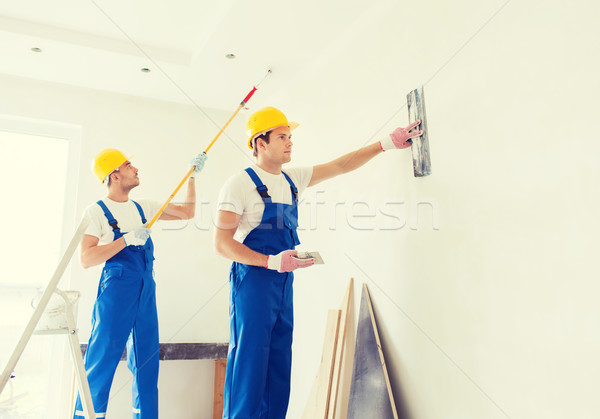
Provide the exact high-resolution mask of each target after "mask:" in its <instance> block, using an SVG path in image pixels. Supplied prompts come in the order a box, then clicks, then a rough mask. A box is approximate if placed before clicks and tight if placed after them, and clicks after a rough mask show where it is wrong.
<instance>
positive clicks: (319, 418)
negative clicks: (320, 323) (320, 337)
mask: <svg viewBox="0 0 600 419" xmlns="http://www.w3.org/2000/svg"><path fill="white" fill-rule="evenodd" d="M340 315H341V310H329V312H328V313H327V324H326V326H325V340H324V342H323V355H322V356H321V363H320V365H319V373H318V374H317V380H316V381H315V385H314V386H313V390H311V397H310V398H309V400H308V403H307V404H306V408H305V409H304V413H303V414H302V418H303V419H326V418H327V412H328V409H329V399H330V393H331V381H332V378H333V368H334V359H335V352H336V346H337V340H338V330H339V325H340Z"/></svg>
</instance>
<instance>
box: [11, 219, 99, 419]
mask: <svg viewBox="0 0 600 419" xmlns="http://www.w3.org/2000/svg"><path fill="white" fill-rule="evenodd" d="M88 224H89V220H88V219H87V218H84V219H83V220H81V223H80V224H79V227H78V228H77V230H76V231H75V234H74V235H73V238H72V239H71V242H70V243H69V246H68V247H67V250H66V251H65V253H64V254H63V257H62V258H61V260H60V262H59V264H58V266H57V267H56V270H55V271H54V275H52V278H51V279H50V282H49V283H48V286H47V287H46V289H45V290H44V292H43V293H42V294H41V295H40V296H39V298H36V299H35V302H34V305H35V306H36V307H35V310H34V312H33V314H32V316H31V318H30V319H29V322H28V323H27V326H26V327H25V330H24V332H23V334H22V335H21V338H20V339H19V342H18V343H17V346H16V347H15V350H14V351H13V353H12V355H11V357H10V358H9V360H8V363H7V364H6V367H5V368H4V370H3V372H2V375H1V376H0V393H2V392H3V391H4V388H5V387H6V384H7V383H8V380H10V378H11V375H12V372H13V371H14V369H15V367H16V365H17V362H19V358H21V355H22V354H23V351H24V350H25V347H26V346H27V344H28V343H29V340H30V338H31V335H33V334H34V333H35V334H52V335H57V334H66V335H67V336H68V338H69V347H70V348H71V359H72V361H73V365H74V367H75V373H76V374H75V375H76V377H77V384H78V387H79V393H80V395H81V402H82V405H83V411H84V413H85V415H86V418H88V419H95V418H96V414H95V413H94V406H93V403H92V396H91V393H90V387H89V384H88V381H87V376H86V374H85V368H84V365H83V357H82V355H81V349H80V346H79V337H78V335H77V325H76V321H75V314H74V312H73V310H74V307H76V303H77V300H78V299H79V295H80V294H79V292H78V291H61V290H60V289H58V288H57V286H58V283H59V281H60V279H61V277H62V275H63V273H64V272H65V270H66V268H67V266H68V265H69V262H70V261H71V258H72V257H73V254H74V253H75V250H76V249H77V246H78V244H79V242H80V241H81V238H82V237H83V234H84V232H85V229H86V228H87V226H88ZM53 296H54V298H52V297H53ZM40 320H42V321H41V322H40Z"/></svg>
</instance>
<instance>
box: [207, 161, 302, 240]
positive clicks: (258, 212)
mask: <svg viewBox="0 0 600 419" xmlns="http://www.w3.org/2000/svg"><path fill="white" fill-rule="evenodd" d="M250 167H251V168H252V169H253V170H254V171H255V172H256V174H257V175H258V177H259V178H260V180H261V181H262V182H263V184H264V185H265V186H266V187H267V188H268V190H269V191H268V193H269V196H270V197H271V200H272V201H273V202H277V203H282V204H292V192H291V190H290V184H289V182H288V181H287V179H286V178H285V176H284V175H283V174H281V173H280V174H278V175H274V174H271V173H268V172H265V171H264V170H262V169H261V168H260V167H258V166H256V165H254V164H253V165H252V166H250ZM283 171H284V172H285V173H286V174H287V175H288V176H289V177H290V179H292V182H294V185H296V188H298V198H300V195H302V192H304V190H305V189H306V187H307V186H308V184H309V183H310V179H311V178H312V173H313V168H312V166H310V167H292V168H288V169H284V170H283ZM219 210H223V211H231V212H235V213H236V214H239V215H241V216H242V217H241V219H240V224H239V226H238V229H237V232H236V234H235V239H236V240H238V241H240V242H243V241H244V239H245V238H246V236H247V235H248V233H250V232H251V231H252V230H253V229H254V228H256V227H257V226H258V225H259V224H260V222H261V220H262V216H263V212H264V210H265V203H264V202H263V200H262V198H261V196H260V195H259V193H258V191H257V190H256V184H255V183H254V182H253V181H252V179H251V178H250V176H249V175H248V173H247V172H246V171H245V170H244V171H241V172H239V173H236V174H235V175H233V176H232V177H230V178H229V179H228V180H227V182H225V185H223V188H221V193H220V194H219V203H218V205H217V211H219Z"/></svg>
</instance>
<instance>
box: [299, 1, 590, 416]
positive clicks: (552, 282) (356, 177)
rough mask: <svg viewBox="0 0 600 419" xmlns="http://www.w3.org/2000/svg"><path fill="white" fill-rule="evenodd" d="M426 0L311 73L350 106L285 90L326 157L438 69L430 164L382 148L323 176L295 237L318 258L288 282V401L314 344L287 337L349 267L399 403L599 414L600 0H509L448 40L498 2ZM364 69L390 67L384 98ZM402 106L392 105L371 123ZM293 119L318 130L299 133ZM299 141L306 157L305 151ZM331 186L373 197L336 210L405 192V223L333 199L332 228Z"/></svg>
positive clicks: (421, 411)
mask: <svg viewBox="0 0 600 419" xmlns="http://www.w3.org/2000/svg"><path fill="white" fill-rule="evenodd" d="M426 4H427V3H424V4H420V5H416V4H415V5H414V10H412V12H414V13H413V14H412V16H414V18H410V19H409V18H408V17H406V19H407V20H409V22H406V25H408V26H409V28H410V29H404V26H403V25H404V21H402V22H399V20H403V19H404V18H402V19H399V15H398V14H396V13H389V16H386V17H383V18H382V20H381V21H380V26H381V31H382V32H384V33H386V34H387V35H388V36H395V37H396V38H395V39H398V43H399V49H398V50H396V51H394V50H386V51H382V50H381V49H379V48H378V44H377V39H378V36H380V35H374V34H372V33H364V34H363V35H364V38H363V39H361V40H360V41H357V42H360V47H359V49H358V50H356V49H354V50H351V49H350V48H348V49H347V50H343V51H339V52H336V53H337V55H336V56H335V57H334V59H332V60H331V61H330V62H328V63H327V65H326V66H324V67H323V68H322V69H320V72H319V73H318V74H316V75H315V76H314V78H313V79H312V80H311V83H312V84H313V85H315V86H323V83H324V82H325V80H326V79H327V78H329V80H330V85H329V86H330V90H325V92H327V93H330V94H346V97H347V98H348V100H349V101H351V102H352V103H351V104H349V105H348V106H347V107H346V108H345V109H332V108H327V103H328V99H327V97H326V96H327V95H326V94H323V97H320V98H319V99H321V100H320V101H318V104H317V103H314V107H313V108H310V109H309V110H306V107H304V108H303V109H302V110H301V108H302V105H305V104H306V103H309V99H310V97H311V96H313V97H317V96H316V95H318V92H317V91H316V89H314V90H306V91H304V92H295V93H294V94H295V96H294V100H293V101H292V102H293V103H294V104H295V105H294V110H296V111H298V112H305V113H306V115H305V118H306V119H307V122H308V123H309V124H311V126H310V127H309V128H307V129H306V127H305V129H306V131H303V133H302V135H303V138H302V139H298V140H297V141H296V145H297V147H298V148H300V147H302V148H303V149H304V147H306V148H307V149H309V150H310V153H312V154H322V155H323V156H319V159H320V160H322V161H324V160H327V159H328V158H330V157H333V156H334V155H336V154H337V153H339V151H338V150H339V149H346V148H353V147H356V146H359V145H360V144H362V143H363V142H364V141H366V139H367V138H369V136H370V135H371V134H372V132H374V131H376V130H377V128H378V127H379V125H377V124H378V123H382V122H383V121H386V118H387V117H388V116H391V115H393V113H394V110H395V109H401V106H402V104H403V103H404V101H405V99H404V97H405V96H404V95H405V94H406V93H407V92H408V91H409V90H411V89H412V88H414V87H416V85H418V84H421V83H425V82H427V81H428V79H429V78H430V77H431V76H432V75H434V74H435V73H436V71H437V70H438V69H441V70H440V72H439V73H437V75H435V77H434V78H433V79H432V80H431V81H430V82H429V83H427V84H426V86H425V96H426V105H427V114H428V122H429V128H430V132H429V134H430V144H431V154H432V167H433V175H432V176H430V177H428V178H423V179H415V178H413V177H412V174H411V169H412V168H411V163H410V158H409V156H408V153H396V154H392V153H389V155H388V153H386V155H384V156H382V157H380V158H378V159H377V161H376V162H373V163H371V164H370V165H369V166H368V168H366V169H365V170H362V171H360V172H356V173H355V174H354V173H353V174H350V175H348V176H346V177H345V178H343V179H339V180H337V179H336V180H334V181H331V182H329V183H327V184H326V185H325V186H324V187H323V189H324V192H323V193H322V194H321V195H320V196H321V199H322V200H325V201H327V204H325V205H322V206H320V207H318V208H319V209H318V210H317V211H320V214H321V215H320V218H318V220H317V224H318V228H317V229H315V230H314V231H307V232H305V233H304V234H303V235H302V239H303V243H304V244H305V245H306V246H307V247H308V248H311V249H319V250H321V251H322V252H323V253H324V256H325V258H326V259H327V262H328V263H327V265H326V266H325V267H317V268H315V271H314V272H315V273H316V272H318V273H319V274H318V276H317V275H316V276H315V277H310V276H309V275H308V274H304V273H302V274H299V275H298V278H297V281H296V287H295V291H296V301H297V305H296V324H297V327H296V334H295V339H296V342H297V344H296V347H295V351H296V352H295V354H296V356H297V358H298V357H302V358H303V359H304V358H306V359H305V360H304V361H305V362H304V363H303V364H301V365H298V363H296V364H295V366H296V367H295V370H294V379H295V381H296V383H301V384H302V385H301V386H296V387H295V393H294V395H293V400H292V403H293V405H294V406H297V405H298V404H301V403H302V400H304V399H305V397H306V395H307V394H308V389H309V388H310V387H309V385H308V382H309V381H310V378H309V377H305V375H303V374H302V371H305V370H306V367H305V365H306V362H317V361H318V356H319V350H320V348H317V347H314V348H312V347H311V348H308V347H305V346H302V343H300V342H306V341H309V340H310V339H311V337H312V336H314V335H317V336H318V337H320V336H321V334H319V333H317V332H316V331H315V328H316V327H317V326H315V323H314V322H315V320H314V319H315V317H316V313H317V312H318V313H319V316H320V317H321V319H324V318H325V307H335V306H337V304H339V302H338V300H339V298H338V297H337V295H340V296H341V294H342V292H343V287H344V285H345V283H346V281H347V279H348V278H349V277H351V276H353V277H354V278H355V280H356V281H357V288H356V291H357V295H356V297H357V298H359V294H358V293H359V292H360V291H359V288H358V285H359V284H360V283H361V282H366V283H367V284H368V286H369V288H370V290H371V296H372V299H373V302H374V305H375V312H376V315H377V317H378V321H379V326H380V332H381V334H382V336H381V337H382V342H383V346H384V352H385V353H386V355H387V362H388V368H389V370H390V375H391V378H392V385H393V388H394V391H395V395H396V398H397V404H398V407H399V411H400V412H401V416H403V417H411V418H426V419H429V418H431V419H435V418H505V417H511V418H534V417H535V418H541V417H544V418H565V417H573V418H575V417H577V418H591V417H596V416H598V412H599V411H600V403H599V402H598V399H597V397H595V394H597V393H598V391H599V390H600V384H599V383H598V380H597V377H598V372H599V370H600V361H599V360H598V356H597V354H598V350H599V349H600V333H599V332H598V327H597V325H598V324H599V322H600V310H599V309H598V304H597V301H596V300H597V298H596V297H597V295H598V292H599V291H600V285H598V281H597V278H598V277H599V273H600V270H599V268H598V265H597V263H596V262H595V261H596V259H597V253H598V245H597V244H596V238H597V237H598V233H599V232H600V225H599V222H598V220H597V215H598V213H599V212H600V192H599V190H600V189H599V184H598V179H599V175H600V173H599V169H598V163H597V161H598V155H600V143H599V142H598V138H599V137H600V135H599V134H600V129H599V128H598V124H596V123H595V121H596V120H597V119H598V118H597V112H598V109H599V106H598V97H599V94H600V82H599V81H598V76H597V75H598V74H599V71H598V70H600V68H599V67H600V65H599V64H600V62H599V60H598V54H597V51H598V47H597V39H598V29H597V24H596V20H597V16H598V11H599V10H598V6H597V4H593V3H592V2H575V3H569V4H562V3H561V4H559V3H556V2H553V3H552V4H546V5H544V6H540V5H539V3H535V2H530V1H527V2H511V3H510V4H508V5H507V6H506V8H505V9H504V10H502V11H501V12H500V13H499V14H498V15H497V16H496V18H494V19H493V20H492V21H491V22H490V23H489V25H487V26H486V27H485V28H484V29H483V30H481V32H479V34H477V35H476V36H475V37H474V38H473V39H472V41H471V42H470V43H469V44H468V45H467V46H466V47H464V48H463V49H460V47H461V45H462V44H464V42H465V41H467V40H468V39H469V37H470V36H471V35H473V34H475V32H476V30H477V29H478V27H480V26H481V25H482V24H483V23H484V22H485V21H486V19H487V18H488V17H489V16H491V15H492V14H493V12H494V11H495V10H498V9H499V8H500V7H501V6H502V4H503V2H498V3H495V4H492V3H489V2H488V3H478V4H477V5H475V4H472V6H473V10H472V11H470V10H468V8H466V7H463V6H464V4H462V3H461V5H460V7H461V8H462V9H461V10H460V11H457V10H454V4H453V5H452V6H450V5H449V6H448V7H449V8H450V9H449V10H445V11H443V10H441V8H437V9H436V10H434V9H431V10H426V7H427V6H426ZM438 5H439V4H438ZM429 6H431V4H429ZM456 6H457V7H458V6H459V5H456ZM436 12H437V13H442V12H444V13H447V14H448V20H447V26H437V27H434V26H433V24H434V23H439V19H438V20H436V19H435V18H434V16H433V13H436ZM461 13H472V14H471V15H470V16H472V20H471V21H468V22H466V23H465V26H464V27H463V28H462V31H463V32H464V34H461V36H456V34H457V33H459V34H460V33H461V31H460V30H459V29H461V28H453V27H452V25H453V24H454V23H455V20H453V19H454V16H455V15H457V14H461ZM465 20H466V19H465ZM395 23H396V26H394V24H395ZM390 28H394V29H390ZM411 30H414V31H420V32H411ZM446 32H447V36H444V35H445V33H446ZM415 34H417V35H416V36H415ZM419 34H420V35H421V36H419ZM411 35H412V36H414V38H411ZM454 36H456V37H455V38H454ZM408 39H412V40H413V41H414V43H411V42H406V41H407V40H408ZM407 44H408V45H409V47H408V49H406V50H405V49H402V47H404V46H406V45H407ZM352 45H353V47H355V46H356V45H357V43H354V44H352ZM363 45H364V47H363ZM440 45H444V48H440V47H439V46H440ZM459 50H460V53H459V54H458V55H456V56H455V57H454V58H453V59H452V60H450V62H449V63H448V64H447V65H446V66H444V64H445V63H446V62H447V60H448V59H450V58H451V56H452V55H453V53H454V52H456V51H459ZM359 57H360V58H359ZM403 59H404V61H403ZM406 60H410V63H408V64H407V63H406ZM359 62H362V63H364V66H360V65H358V63H359ZM352 63H354V64H356V65H355V66H352ZM378 64H379V65H378ZM394 65H395V66H396V67H395V68H394V71H389V70H387V68H388V67H390V66H394ZM350 68H352V70H351V73H349V71H350V70H348V69H350ZM394 72H395V73H396V74H397V76H396V77H394ZM336 74H339V75H340V78H341V79H342V80H343V81H341V82H340V81H339V80H340V78H336V77H335V76H334V75H336ZM344 74H345V75H347V77H344V76H343V75H344ZM350 74H351V77H350ZM373 78H377V79H380V78H383V79H384V80H386V81H389V85H390V89H389V95H390V96H391V99H390V101H391V100H394V99H395V100H396V104H392V103H387V104H385V103H384V104H382V103H380V102H376V101H374V100H372V96H373V94H372V92H371V89H372V88H373V84H374V85H375V86H379V85H378V84H377V82H376V81H375V82H371V81H372V79H373ZM350 79H351V80H353V81H355V82H356V84H352V83H350ZM344 85H345V88H346V89H347V90H344ZM322 91H323V90H322ZM342 92H344V93H342ZM302 99H303V100H302ZM361 99H363V100H362V101H361ZM406 121H407V119H406V109H403V110H402V111H401V112H399V114H398V116H397V117H395V118H394V121H393V122H392V123H389V124H387V125H386V126H385V127H384V128H383V129H381V131H380V132H381V133H385V132H390V131H391V129H392V128H393V126H394V125H402V124H404V123H406ZM329 127H330V128H329ZM307 131H310V132H308V134H307ZM305 134H306V136H307V137H309V138H312V137H313V135H314V136H315V137H316V136H319V141H318V142H317V141H316V140H314V141H311V140H309V141H308V144H304V138H305ZM337 134H340V135H337ZM297 136H298V137H299V136H300V131H298V134H297ZM301 142H302V143H301ZM341 143H344V145H343V146H342V145H340V144H341ZM334 144H335V145H334ZM323 145H326V146H327V147H324V146H323ZM317 150H318V153H317V152H316V151H317ZM301 153H302V152H301ZM296 157H297V159H298V160H306V161H308V160H309V159H311V160H314V156H313V155H309V153H306V154H303V155H300V156H298V155H297V156H296ZM317 188H318V187H317ZM337 201H346V203H347V204H346V205H347V209H348V211H351V210H352V207H351V206H350V205H351V203H352V202H358V201H364V202H367V203H369V207H366V206H356V207H354V209H353V211H354V212H349V213H347V214H354V215H358V214H363V215H368V214H369V213H372V214H375V213H376V212H377V211H378V210H379V209H380V208H381V207H382V206H383V205H384V204H385V203H386V202H391V201H403V202H405V205H404V206H399V208H400V210H399V212H398V214H399V215H400V216H402V217H405V219H406V226H405V227H404V228H402V229H400V230H396V231H381V230H380V228H379V227H378V226H379V225H381V224H382V223H385V222H391V221H393V220H391V218H389V217H385V216H382V215H381V214H379V215H377V216H376V217H375V216H373V217H371V218H369V217H365V218H360V219H359V218H356V217H351V218H350V220H349V221H348V220H344V219H343V210H341V209H338V211H337V213H338V221H337V223H336V224H335V226H336V231H335V232H334V231H330V230H329V226H330V217H331V216H330V215H328V214H332V213H333V212H334V206H335V203H336V202H337ZM417 202H430V203H431V204H432V206H433V209H434V211H433V212H434V216H435V217H434V219H432V218H431V215H430V214H431V209H430V208H428V207H427V205H421V206H420V210H419V211H418V224H417V225H418V227H417V228H416V229H415V230H413V229H412V228H411V225H412V223H411V220H413V222H414V219H415V217H417V211H416V210H415V204H416V203H417ZM436 217H439V218H438V219H439V221H438V223H439V224H438V228H439V229H438V230H436V229H435V228H433V227H434V226H435V224H436V222H435V219H436ZM349 224H353V225H354V226H355V227H363V228H364V227H368V226H369V225H372V226H374V228H373V230H375V231H372V230H371V231H369V230H362V231H361V230H357V229H356V228H354V229H353V228H352V227H351V226H350V225H349ZM301 275H302V276H301ZM334 296H335V297H336V298H335V299H334V298H333V297H334ZM309 301H310V303H308V302H309ZM319 327H320V329H323V326H322V325H321V326H319ZM299 352H300V355H297V354H298V353H299ZM290 417H292V415H290ZM293 417H298V416H296V413H295V412H294V416H293Z"/></svg>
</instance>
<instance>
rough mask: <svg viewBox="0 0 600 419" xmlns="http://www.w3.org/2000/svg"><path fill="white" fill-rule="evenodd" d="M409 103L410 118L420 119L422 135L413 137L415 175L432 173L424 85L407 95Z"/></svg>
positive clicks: (413, 120) (411, 119) (412, 119)
mask: <svg viewBox="0 0 600 419" xmlns="http://www.w3.org/2000/svg"><path fill="white" fill-rule="evenodd" d="M406 102H407V104H408V120H409V121H411V122H415V121H420V125H419V129H420V130H421V131H422V135H420V136H419V137H415V138H413V141H412V147H411V152H412V158H413V170H414V174H415V177H422V176H428V175H430V174H431V158H430V156H429V134H428V133H429V129H428V128H427V114H426V113H425V95H424V92H423V86H421V87H419V88H418V89H415V90H413V91H412V92H410V93H408V94H407V95H406Z"/></svg>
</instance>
